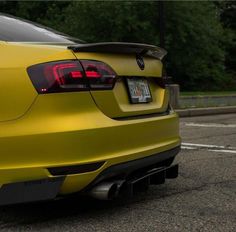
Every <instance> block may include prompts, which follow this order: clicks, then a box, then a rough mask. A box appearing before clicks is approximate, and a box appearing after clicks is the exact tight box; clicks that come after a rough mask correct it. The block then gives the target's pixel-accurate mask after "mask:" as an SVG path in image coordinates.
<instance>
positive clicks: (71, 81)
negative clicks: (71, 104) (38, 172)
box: [27, 60, 116, 93]
mask: <svg viewBox="0 0 236 232" xmlns="http://www.w3.org/2000/svg"><path fill="white" fill-rule="evenodd" d="M27 71H28V74H29V76H30V79H31V81H32V83H33V85H34V87H35V88H36V90H37V91H38V93H54V92H71V91H83V90H90V89H91V90H93V89H96V90H102V89H112V88H113V87H114V84H115V79H116V73H115V72H114V71H113V69H111V68H110V67H109V66H108V65H106V64H104V63H102V62H100V61H90V60H81V61H78V60H69V61H58V62H49V63H43V64H38V65H33V66H31V67H29V68H28V69H27Z"/></svg>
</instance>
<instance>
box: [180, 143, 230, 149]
mask: <svg viewBox="0 0 236 232" xmlns="http://www.w3.org/2000/svg"><path fill="white" fill-rule="evenodd" d="M182 145H184V146H193V147H206V148H220V149H224V148H226V147H225V146H217V145H209V144H198V143H182ZM227 148H228V147H227ZM228 149H229V148H228Z"/></svg>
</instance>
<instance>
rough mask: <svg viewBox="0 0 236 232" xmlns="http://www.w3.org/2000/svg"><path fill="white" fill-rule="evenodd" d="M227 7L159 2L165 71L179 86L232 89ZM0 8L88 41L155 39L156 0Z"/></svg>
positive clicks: (232, 23) (153, 41) (232, 20)
mask: <svg viewBox="0 0 236 232" xmlns="http://www.w3.org/2000/svg"><path fill="white" fill-rule="evenodd" d="M232 6H235V3H233V2H229V3H225V2H223V3H221V2H216V3H215V2H210V1H205V2H176V1H174V2H165V12H166V49H167V50H168V52H169V53H168V56H167V60H166V61H167V70H168V72H169V75H171V76H173V77H174V79H175V80H176V82H178V83H180V84H181V89H184V90H223V89H225V90H227V89H236V86H235V82H234V79H233V77H235V66H236V65H234V64H235V60H236V59H235V54H236V53H235V50H233V49H235V38H236V36H235V35H236V32H235V15H236V14H234V12H235V11H233V10H232V9H234V7H232ZM0 10H1V11H2V12H7V13H10V14H13V15H17V16H21V17H23V18H26V19H30V20H32V21H36V22H39V23H42V24H44V25H47V26H49V27H52V28H54V29H56V30H59V31H62V32H64V33H67V34H70V35H72V36H75V37H78V38H80V39H82V40H85V41H88V42H98V41H127V42H141V43H151V44H156V45H158V43H159V33H158V28H159V26H158V2H156V1H41V2H38V1H32V2H23V1H18V2H8V1H3V2H0ZM232 51H234V52H232Z"/></svg>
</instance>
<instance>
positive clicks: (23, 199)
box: [0, 146, 180, 205]
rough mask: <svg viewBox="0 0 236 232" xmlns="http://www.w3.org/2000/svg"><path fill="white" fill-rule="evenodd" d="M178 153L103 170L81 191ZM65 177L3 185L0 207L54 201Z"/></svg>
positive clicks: (124, 176) (161, 163) (140, 169)
mask: <svg viewBox="0 0 236 232" xmlns="http://www.w3.org/2000/svg"><path fill="white" fill-rule="evenodd" d="M179 151H180V147H179V146H178V147H175V148H173V149H171V150H168V151H164V152H161V153H159V154H155V155H151V156H148V157H145V158H141V159H136V160H132V161H128V162H124V163H120V164H116V165H112V166H110V167H108V168H106V169H104V170H103V171H102V172H100V174H99V175H98V176H97V177H96V178H95V179H94V181H92V182H91V183H90V184H89V185H88V186H87V187H86V188H85V189H84V190H83V191H87V190H89V189H90V188H91V187H93V186H94V185H96V184H98V183H99V182H101V181H104V180H106V179H110V178H116V177H119V178H121V177H122V178H123V179H127V178H128V177H129V176H131V175H132V173H134V172H136V171H142V170H144V169H145V168H148V169H150V168H154V167H163V166H168V165H165V161H168V160H173V159H174V157H175V156H176V155H177V154H178V152H179ZM65 178H66V177H65V176H58V177H50V178H46V179H40V180H34V181H24V182H16V183H10V184H3V185H2V187H1V188H0V205H9V204H16V203H27V202H35V201H43V200H51V199H54V198H55V197H56V196H57V195H58V194H60V188H61V187H62V186H63V183H64V182H65Z"/></svg>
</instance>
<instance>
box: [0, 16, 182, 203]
mask: <svg viewBox="0 0 236 232" xmlns="http://www.w3.org/2000/svg"><path fill="white" fill-rule="evenodd" d="M165 55H166V52H165V50H163V49H161V48H158V47H156V46H152V45H147V44H135V43H114V42H113V43H112V42H110V43H84V42H82V41H80V40H78V39H75V38H72V37H70V36H67V35H64V34H62V33H59V32H56V31H54V30H51V29H49V28H46V27H43V26H41V25H38V24H35V23H32V22H29V21H26V20H22V19H19V18H15V17H13V16H9V15H5V14H0V205H6V204H14V203H23V202H31V201H41V200H49V199H54V198H56V197H57V196H62V195H66V194H71V193H80V194H85V195H90V196H93V197H95V198H98V199H104V200H105V199H112V198H114V197H116V196H119V195H120V194H125V193H126V194H127V193H129V195H132V194H133V192H135V191H139V190H141V189H143V188H144V187H145V188H146V187H147V186H148V185H149V184H160V183H163V182H164V180H165V178H174V177H176V176H177V174H178V165H171V164H172V162H173V160H174V158H175V156H176V155H177V153H178V152H179V150H180V136H179V122H178V116H177V114H176V113H175V112H174V111H173V110H172V108H171V107H170V105H169V95H168V90H167V88H166V87H167V78H165V76H163V72H162V70H163V64H162V62H161V60H162V58H163V57H164V56H165Z"/></svg>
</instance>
